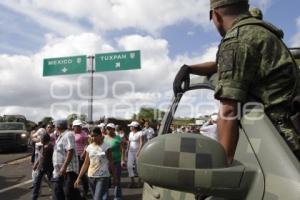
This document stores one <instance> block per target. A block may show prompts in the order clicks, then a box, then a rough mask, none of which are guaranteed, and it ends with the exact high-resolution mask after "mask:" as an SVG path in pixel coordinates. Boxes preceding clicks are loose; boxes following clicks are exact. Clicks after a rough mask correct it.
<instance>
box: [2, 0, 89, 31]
mask: <svg viewBox="0 0 300 200" xmlns="http://www.w3.org/2000/svg"><path fill="white" fill-rule="evenodd" d="M0 5H2V6H5V7H7V8H9V9H11V10H13V11H14V12H17V13H20V14H23V15H25V16H28V17H29V18H31V20H33V21H35V22H37V23H38V24H40V26H42V27H44V28H46V29H48V30H50V31H52V32H54V33H58V34H60V35H63V36H67V35H70V34H78V33H83V32H85V31H86V29H85V28H83V27H82V26H80V25H79V24H78V23H76V22H71V21H70V20H65V19H63V18H58V17H54V16H52V15H50V14H47V13H45V12H43V10H39V9H36V8H35V7H34V6H32V4H31V3H30V1H27V0H20V1H18V0H12V1H9V0H3V1H1V2H0Z"/></svg>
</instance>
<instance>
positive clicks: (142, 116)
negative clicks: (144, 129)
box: [133, 107, 165, 122]
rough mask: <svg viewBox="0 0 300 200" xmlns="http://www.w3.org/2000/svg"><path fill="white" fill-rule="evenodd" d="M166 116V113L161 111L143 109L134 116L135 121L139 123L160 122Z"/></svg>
mask: <svg viewBox="0 0 300 200" xmlns="http://www.w3.org/2000/svg"><path fill="white" fill-rule="evenodd" d="M164 114H165V112H163V111H161V110H159V109H155V108H146V107H142V108H140V110H139V112H138V113H137V114H134V115H133V119H134V120H139V121H142V120H148V121H150V122H158V121H160V120H161V119H162V117H163V116H164Z"/></svg>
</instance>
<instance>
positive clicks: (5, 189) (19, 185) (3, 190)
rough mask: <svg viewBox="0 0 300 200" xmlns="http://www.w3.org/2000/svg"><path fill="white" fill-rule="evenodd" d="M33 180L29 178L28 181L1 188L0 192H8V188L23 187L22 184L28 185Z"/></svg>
mask: <svg viewBox="0 0 300 200" xmlns="http://www.w3.org/2000/svg"><path fill="white" fill-rule="evenodd" d="M31 182H32V180H28V181H25V182H23V183H19V184H17V185H13V186H10V187H8V188H4V189H2V190H0V194H1V193H3V192H6V191H8V190H12V189H15V188H18V187H21V186H23V185H27V184H29V183H31Z"/></svg>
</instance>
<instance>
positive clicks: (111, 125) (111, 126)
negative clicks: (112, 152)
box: [106, 123, 116, 129]
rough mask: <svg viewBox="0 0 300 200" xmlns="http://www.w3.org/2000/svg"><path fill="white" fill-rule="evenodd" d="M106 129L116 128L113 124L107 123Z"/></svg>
mask: <svg viewBox="0 0 300 200" xmlns="http://www.w3.org/2000/svg"><path fill="white" fill-rule="evenodd" d="M106 127H109V128H113V129H115V128H116V126H115V124H114V123H108V124H107V125H106Z"/></svg>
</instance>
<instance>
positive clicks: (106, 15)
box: [0, 0, 300, 120]
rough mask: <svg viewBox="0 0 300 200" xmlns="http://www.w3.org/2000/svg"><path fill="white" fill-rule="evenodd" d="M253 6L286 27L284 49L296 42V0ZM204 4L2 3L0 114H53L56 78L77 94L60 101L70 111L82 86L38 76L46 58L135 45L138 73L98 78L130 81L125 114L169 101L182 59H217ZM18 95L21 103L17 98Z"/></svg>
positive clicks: (71, 79) (177, 0)
mask: <svg viewBox="0 0 300 200" xmlns="http://www.w3.org/2000/svg"><path fill="white" fill-rule="evenodd" d="M158 4H159V6H158ZM250 4H251V5H252V6H256V7H260V8H261V9H262V10H263V12H264V19H265V20H267V21H269V22H272V23H273V24H274V25H276V26H278V27H279V28H281V29H283V30H284V32H285V37H284V41H285V42H286V44H287V45H288V46H297V45H298V46H300V13H299V8H300V1H298V0H251V1H250ZM208 7H209V1H208V0H165V1H160V0H152V1H149V0H102V1H97V0H86V1H83V0H70V1H59V0H48V1H46V0H45V1H39V0H2V1H1V2H0V43H1V45H0V72H1V74H3V75H5V76H6V78H4V79H2V80H1V81H0V83H2V84H0V85H1V86H0V89H1V91H4V90H2V89H5V90H7V88H8V89H9V92H8V93H3V92H1V93H0V99H2V100H0V101H1V102H0V103H1V106H2V107H0V114H8V113H11V114H13V113H16V112H18V113H28V115H29V116H28V117H29V118H30V119H33V120H38V119H40V118H41V117H42V116H45V115H50V114H53V113H52V112H51V111H50V110H51V109H50V110H49V107H51V106H52V105H53V104H56V103H61V101H60V100H57V99H55V98H53V96H52V95H51V88H53V83H55V82H57V81H62V82H65V83H67V85H68V84H69V85H72V94H73V93H74V94H73V96H74V98H73V96H72V98H69V99H65V100H64V102H66V101H67V102H69V104H70V105H71V107H72V109H74V107H75V111H77V110H78V109H77V110H76V106H74V105H76V104H80V102H82V100H84V101H86V99H82V98H81V97H80V95H78V91H77V90H76V88H77V85H79V87H81V86H82V85H83V87H85V86H84V84H85V83H84V82H78V77H76V76H68V77H51V78H45V77H42V75H41V74H42V73H41V72H42V60H43V58H48V57H60V56H71V55H80V54H87V55H91V54H95V53H102V52H103V53H104V52H114V51H123V50H136V49H140V50H141V52H142V69H141V70H139V71H127V72H116V73H105V74H104V75H103V76H105V78H107V79H108V81H109V88H111V87H113V85H114V84H115V83H116V82H118V81H125V82H126V81H128V82H131V83H132V84H133V85H134V91H133V92H132V91H130V90H129V89H128V91H127V90H126V89H125V90H123V91H121V92H120V96H122V98H121V99H122V102H123V101H124V104H127V103H128V104H132V103H133V102H134V104H136V105H135V106H133V107H132V108H131V109H129V111H124V112H123V111H122V112H123V113H122V116H123V117H128V116H130V115H132V113H133V112H136V111H137V110H138V109H139V107H140V106H141V103H139V102H143V103H145V102H146V103H149V104H155V105H156V106H157V104H159V103H161V102H168V101H169V99H170V97H171V96H172V91H171V86H172V80H173V78H174V75H175V74H176V71H177V70H178V69H179V67H180V66H181V65H182V64H183V63H187V64H192V63H196V62H203V61H207V60H212V59H214V58H215V53H216V48H217V45H218V43H219V41H220V39H221V38H220V36H219V35H218V33H217V32H216V30H215V28H214V26H213V24H212V22H210V21H209V19H208ZM100 79H101V78H99V82H101V80H100ZM20 80H22V81H21V83H20ZM96 81H97V80H96ZM149 83H151V84H149ZM61 85H63V84H61ZM128 85H129V84H128ZM128 85H127V86H128ZM127 86H124V87H125V88H126V87H127ZM61 87H62V90H64V89H66V88H68V86H65V87H64V86H61ZM32 88H34V89H32ZM127 88H130V87H127ZM106 89H107V88H106ZM106 89H105V88H102V89H99V90H97V89H96V91H95V93H96V94H97V92H99V93H101V92H103V91H104V90H106ZM111 93H112V92H108V96H107V98H105V99H101V102H107V104H109V106H108V107H109V108H108V110H109V112H110V111H111V108H112V107H113V105H114V103H115V102H118V101H119V100H118V98H115V97H114V96H113V95H111ZM21 95H22V98H21V99H25V100H23V101H21V100H20V97H21ZM37 96H39V97H40V96H41V97H42V98H41V99H40V101H39V100H37ZM155 105H154V106H155ZM77 107H78V106H77ZM67 112H68V111H65V112H61V113H60V114H59V115H58V116H57V117H61V116H63V115H65V114H66V113H67ZM120 112H121V111H120Z"/></svg>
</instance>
